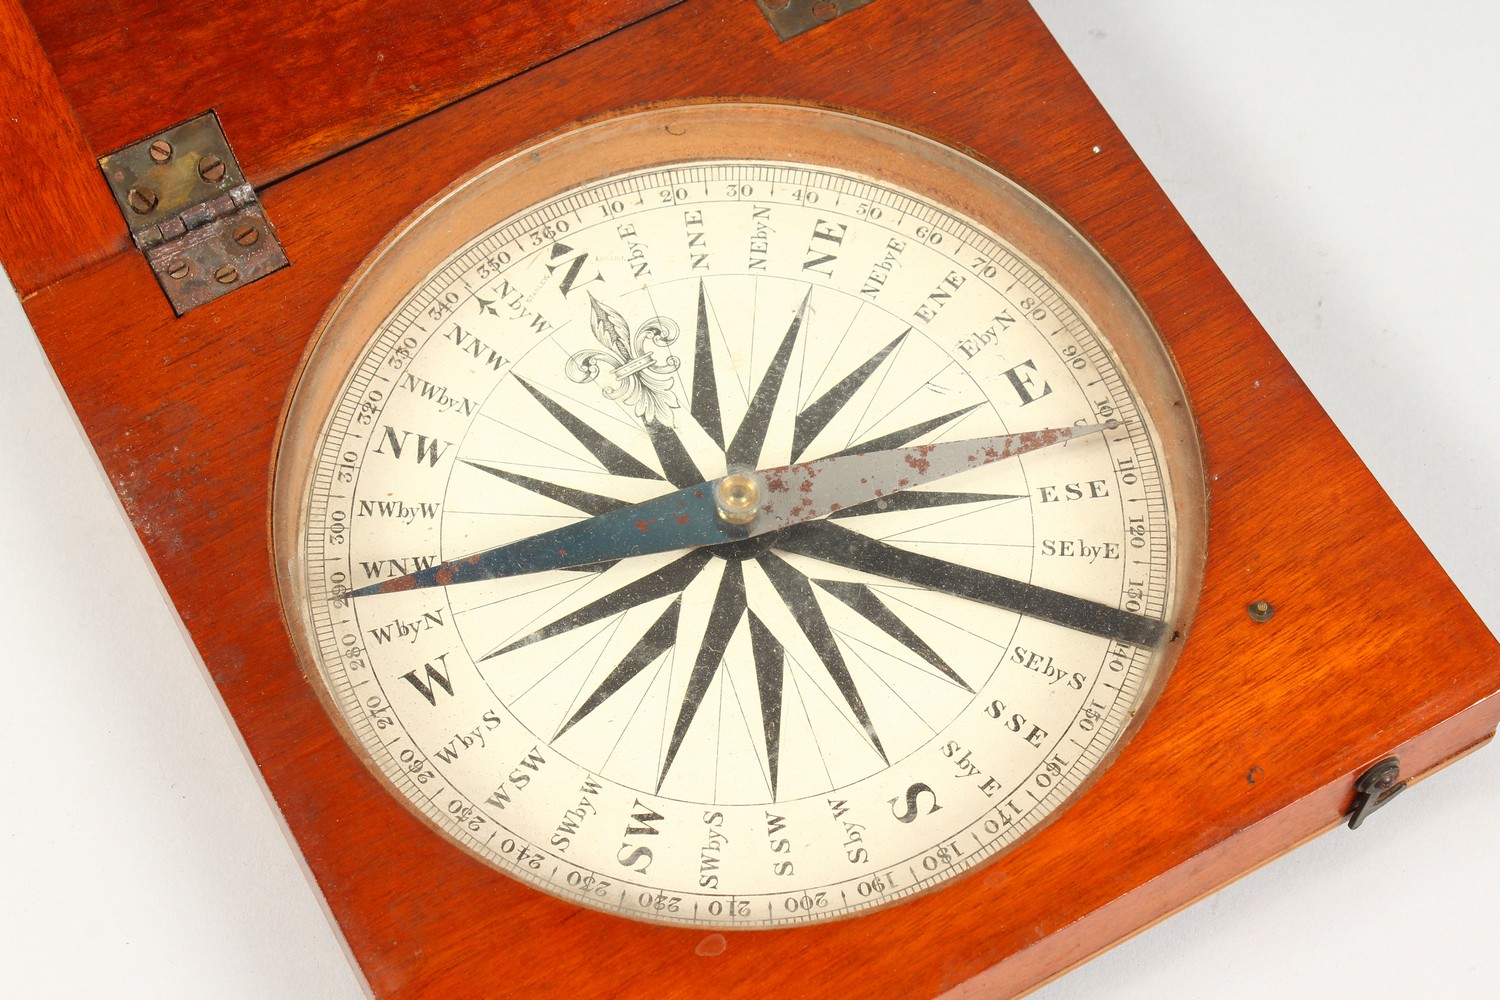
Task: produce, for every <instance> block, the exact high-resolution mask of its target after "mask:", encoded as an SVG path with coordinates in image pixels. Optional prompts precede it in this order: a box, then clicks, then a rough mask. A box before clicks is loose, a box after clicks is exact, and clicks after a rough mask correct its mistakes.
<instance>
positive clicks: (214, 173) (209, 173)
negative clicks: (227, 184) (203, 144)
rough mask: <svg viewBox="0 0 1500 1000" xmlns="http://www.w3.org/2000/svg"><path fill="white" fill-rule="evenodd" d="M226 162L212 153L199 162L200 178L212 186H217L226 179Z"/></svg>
mask: <svg viewBox="0 0 1500 1000" xmlns="http://www.w3.org/2000/svg"><path fill="white" fill-rule="evenodd" d="M224 171H225V167H224V161H223V160H221V159H219V158H218V157H217V156H215V155H214V154H212V153H209V154H208V155H207V156H205V157H204V158H203V159H201V160H199V161H198V176H199V177H202V178H203V179H204V180H206V181H208V183H210V184H217V183H219V182H220V181H222V180H223V179H224Z"/></svg>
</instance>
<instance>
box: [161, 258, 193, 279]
mask: <svg viewBox="0 0 1500 1000" xmlns="http://www.w3.org/2000/svg"><path fill="white" fill-rule="evenodd" d="M192 269H193V265H191V264H189V263H188V262H187V261H185V260H183V259H182V258H181V257H179V258H177V259H176V260H174V261H172V263H171V264H169V265H168V266H167V276H168V277H171V278H176V279H177V280H178V281H181V280H182V279H183V278H186V277H187V276H188V273H189V272H190V271H192Z"/></svg>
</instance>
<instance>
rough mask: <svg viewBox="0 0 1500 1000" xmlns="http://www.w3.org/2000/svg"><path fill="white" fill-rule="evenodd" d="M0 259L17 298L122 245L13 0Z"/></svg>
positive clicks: (3, 23) (8, 11)
mask: <svg viewBox="0 0 1500 1000" xmlns="http://www.w3.org/2000/svg"><path fill="white" fill-rule="evenodd" d="M0 94H3V95H4V103H3V104H0V160H3V161H4V163H5V173H6V175H7V176H6V178H5V182H4V184H3V186H0V193H3V195H4V201H3V204H0V264H4V265H5V270H6V273H7V274H9V275H10V280H11V282H12V283H13V284H14V285H15V288H16V292H17V294H19V295H20V296H21V297H22V298H23V299H24V298H25V297H26V296H28V295H30V294H31V293H32V292H34V291H36V290H37V289H38V288H41V287H42V286H44V285H47V284H49V283H51V282H53V281H56V280H57V279H58V278H61V277H62V276H63V275H65V274H70V273H72V272H73V271H76V270H77V269H78V268H80V267H82V266H84V265H86V264H89V263H92V262H93V261H96V260H99V259H101V258H103V257H105V256H108V255H109V254H111V253H117V252H119V251H120V250H122V249H124V248H125V247H126V245H128V243H129V235H128V234H127V233H126V231H125V227H124V225H123V224H122V223H121V222H120V213H119V211H118V210H116V209H115V205H114V201H113V199H112V198H111V197H110V194H109V188H108V187H106V186H105V184H104V178H103V176H102V175H100V173H99V171H98V168H97V167H95V166H94V164H93V158H92V157H91V156H90V155H89V148H88V144H87V142H85V140H84V138H83V133H82V132H81V131H80V130H79V128H78V122H77V121H76V120H74V118H73V112H72V109H71V108H70V107H69V106H68V102H67V99H66V98H65V97H64V95H63V92H62V88H61V87H60V86H59V85H58V82H57V78H56V77H55V76H53V74H52V69H51V67H50V66H49V65H48V62H47V53H46V52H45V51H43V49H42V46H41V44H40V43H39V42H38V41H37V38H36V35H35V34H34V33H33V31H32V27H31V23H30V22H29V21H28V20H27V19H26V13H25V12H24V11H23V10H22V9H21V6H20V4H19V2H18V0H0Z"/></svg>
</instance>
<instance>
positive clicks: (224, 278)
mask: <svg viewBox="0 0 1500 1000" xmlns="http://www.w3.org/2000/svg"><path fill="white" fill-rule="evenodd" d="M214 280H215V281H217V282H218V283H219V284H221V285H232V284H234V283H235V282H236V281H239V280H240V272H239V271H238V270H236V269H235V266H234V265H233V264H225V265H224V266H223V267H221V268H219V269H218V270H217V271H215V272H214Z"/></svg>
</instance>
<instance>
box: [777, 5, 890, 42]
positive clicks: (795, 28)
mask: <svg viewBox="0 0 1500 1000" xmlns="http://www.w3.org/2000/svg"><path fill="white" fill-rule="evenodd" d="M874 2H875V0H755V3H756V6H758V7H759V8H760V12H761V13H762V14H764V15H766V20H767V21H770V22H771V27H772V28H774V29H775V30H776V37H777V38H780V39H781V40H782V41H783V42H784V41H786V40H787V39H789V38H796V37H797V36H798V35H800V34H802V33H803V32H804V31H811V30H812V29H813V28H816V27H818V26H819V25H821V24H827V23H828V22H829V21H832V20H833V19H834V18H836V17H838V16H840V15H841V14H847V13H849V12H850V11H851V10H857V9H858V8H860V7H863V6H864V5H865V4H868V3H874Z"/></svg>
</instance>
